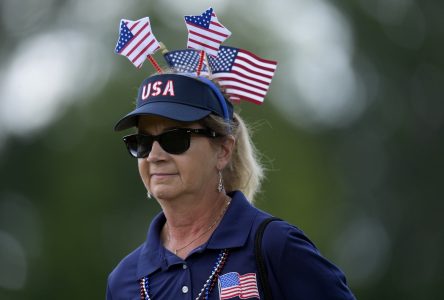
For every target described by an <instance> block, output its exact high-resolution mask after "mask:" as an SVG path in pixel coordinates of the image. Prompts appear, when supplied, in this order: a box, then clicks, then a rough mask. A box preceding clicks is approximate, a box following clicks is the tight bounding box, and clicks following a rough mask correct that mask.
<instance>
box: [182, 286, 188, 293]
mask: <svg viewBox="0 0 444 300" xmlns="http://www.w3.org/2000/svg"><path fill="white" fill-rule="evenodd" d="M182 293H184V294H186V293H188V287H187V286H186V285H184V286H183V287H182Z"/></svg>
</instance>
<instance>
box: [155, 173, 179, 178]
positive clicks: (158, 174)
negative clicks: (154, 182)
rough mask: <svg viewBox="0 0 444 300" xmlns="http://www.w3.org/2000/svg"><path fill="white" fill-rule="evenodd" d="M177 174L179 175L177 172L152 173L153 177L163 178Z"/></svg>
mask: <svg viewBox="0 0 444 300" xmlns="http://www.w3.org/2000/svg"><path fill="white" fill-rule="evenodd" d="M175 175H177V173H152V174H151V178H158V179H161V178H168V177H171V176H175Z"/></svg>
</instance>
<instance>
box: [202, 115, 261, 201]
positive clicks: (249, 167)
mask: <svg viewBox="0 0 444 300" xmlns="http://www.w3.org/2000/svg"><path fill="white" fill-rule="evenodd" d="M201 123H202V124H203V125H204V126H205V127H207V128H209V129H212V130H214V131H215V132H217V133H219V134H221V135H223V136H226V135H227V130H229V132H230V134H231V135H233V136H234V138H235V140H236V142H235V145H234V149H233V154H232V157H231V161H230V162H229V163H228V165H227V166H226V168H225V169H224V170H223V173H222V176H223V181H224V186H225V190H226V191H227V192H231V191H235V190H240V191H241V192H242V193H244V194H245V196H246V197H247V199H248V201H249V202H250V203H253V202H254V196H255V195H256V193H257V192H258V191H259V190H260V186H261V182H262V179H263V178H264V168H263V166H262V164H261V163H260V161H259V157H258V156H259V155H258V152H257V150H256V148H255V146H254V144H253V142H252V140H251V136H250V131H249V129H248V127H247V126H246V124H245V122H244V121H243V120H242V118H241V117H240V116H239V115H238V114H236V113H234V116H233V121H232V122H231V124H227V123H226V121H224V119H223V118H221V117H219V116H216V115H214V114H210V115H208V116H207V117H205V118H204V119H203V120H202V121H201Z"/></svg>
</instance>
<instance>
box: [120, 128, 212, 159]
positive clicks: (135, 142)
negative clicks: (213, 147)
mask: <svg viewBox="0 0 444 300" xmlns="http://www.w3.org/2000/svg"><path fill="white" fill-rule="evenodd" d="M192 134H197V135H202V136H206V137H209V138H215V137H218V136H219V135H218V134H217V133H216V132H214V131H212V130H209V129H194V128H175V129H171V130H168V131H165V132H164V133H161V134H159V135H148V134H141V133H136V134H131V135H127V136H125V137H123V141H124V142H125V144H126V148H127V149H128V152H129V153H130V154H131V156H133V157H135V158H144V157H147V156H148V155H149V154H150V152H151V149H152V148H153V143H154V141H157V142H158V143H159V145H160V147H162V149H163V150H165V151H166V152H168V153H169V154H182V153H184V152H185V151H187V150H188V149H189V148H190V140H191V135H192Z"/></svg>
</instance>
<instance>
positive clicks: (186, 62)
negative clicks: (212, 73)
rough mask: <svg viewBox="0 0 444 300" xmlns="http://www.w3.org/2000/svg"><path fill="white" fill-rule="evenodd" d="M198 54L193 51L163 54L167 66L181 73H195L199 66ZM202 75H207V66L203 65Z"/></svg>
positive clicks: (176, 51)
mask: <svg viewBox="0 0 444 300" xmlns="http://www.w3.org/2000/svg"><path fill="white" fill-rule="evenodd" d="M199 52H200V51H198V50H194V49H185V50H175V51H170V52H167V53H165V54H164V57H165V60H166V62H167V63H168V65H169V66H170V67H172V68H174V69H175V70H177V71H179V72H182V73H196V72H197V66H198V64H199ZM201 74H202V75H205V74H208V67H207V64H205V63H204V64H203V67H202V73H201Z"/></svg>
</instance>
